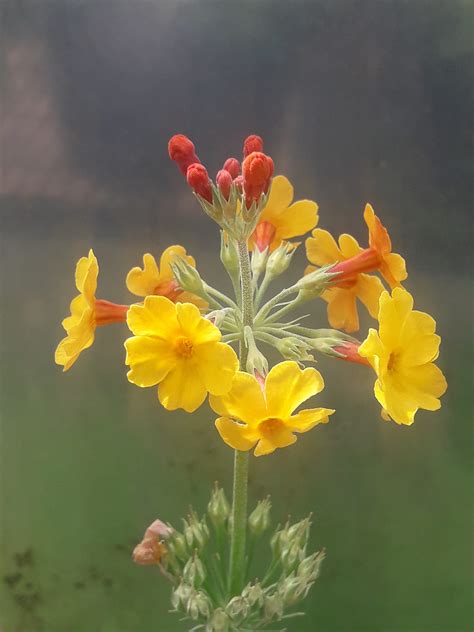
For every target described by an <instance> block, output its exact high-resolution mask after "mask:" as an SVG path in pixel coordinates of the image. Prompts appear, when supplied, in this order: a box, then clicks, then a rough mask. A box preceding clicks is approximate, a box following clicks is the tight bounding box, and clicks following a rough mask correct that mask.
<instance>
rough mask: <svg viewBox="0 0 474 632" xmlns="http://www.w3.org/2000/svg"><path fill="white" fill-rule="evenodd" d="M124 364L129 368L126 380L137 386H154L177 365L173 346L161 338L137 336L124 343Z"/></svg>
mask: <svg viewBox="0 0 474 632" xmlns="http://www.w3.org/2000/svg"><path fill="white" fill-rule="evenodd" d="M125 349H126V350H127V355H126V358H125V364H127V365H128V366H129V367H130V371H129V372H128V373H127V378H128V380H129V382H132V384H136V385H137V386H142V387H145V386H154V385H155V384H158V383H159V382H161V381H162V380H163V379H164V378H165V377H166V375H168V373H169V372H170V370H172V369H173V368H174V367H175V366H176V364H177V358H176V354H175V352H174V349H173V346H172V345H171V344H170V343H169V342H168V341H166V340H162V339H161V338H150V337H148V336H137V337H135V338H128V340H126V341H125Z"/></svg>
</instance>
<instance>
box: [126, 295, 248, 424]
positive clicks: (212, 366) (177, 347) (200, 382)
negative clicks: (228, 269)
mask: <svg viewBox="0 0 474 632" xmlns="http://www.w3.org/2000/svg"><path fill="white" fill-rule="evenodd" d="M127 323H128V326H129V328H130V330H131V331H132V333H133V334H134V337H133V338H129V339H128V340H126V341H125V348H126V350H127V357H126V361H125V362H126V364H127V365H129V366H130V371H129V372H128V374H127V377H128V379H129V381H130V382H132V383H133V384H136V385H137V386H142V387H146V386H155V385H156V384H158V385H159V386H158V398H159V400H160V402H161V403H162V405H163V406H164V407H165V408H167V409H168V410H175V409H177V408H184V410H186V411H187V412H193V411H194V410H196V409H197V408H198V407H199V406H200V405H201V404H202V403H203V401H204V400H205V398H206V395H207V393H208V392H209V393H212V394H213V395H224V393H226V392H227V391H228V390H229V389H230V387H231V384H232V378H233V377H234V375H235V372H236V371H237V368H238V359H237V356H236V354H235V351H234V350H233V349H232V347H230V346H229V345H227V344H225V343H223V342H220V340H221V332H220V331H219V329H218V328H217V327H216V326H215V325H213V324H212V323H211V322H210V321H209V320H207V319H206V318H203V317H202V316H201V314H200V313H199V309H198V308H197V307H196V306H195V305H191V304H190V303H173V302H172V301H170V300H169V299H167V298H165V297H163V296H148V297H147V298H146V299H145V302H144V304H143V305H132V307H131V308H130V310H129V312H128V314H127Z"/></svg>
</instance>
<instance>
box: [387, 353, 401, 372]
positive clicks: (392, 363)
mask: <svg viewBox="0 0 474 632" xmlns="http://www.w3.org/2000/svg"><path fill="white" fill-rule="evenodd" d="M399 355H400V354H399V353H398V351H392V353H391V354H390V356H389V358H388V362H387V371H390V373H394V372H395V371H396V370H397V363H398V358H399Z"/></svg>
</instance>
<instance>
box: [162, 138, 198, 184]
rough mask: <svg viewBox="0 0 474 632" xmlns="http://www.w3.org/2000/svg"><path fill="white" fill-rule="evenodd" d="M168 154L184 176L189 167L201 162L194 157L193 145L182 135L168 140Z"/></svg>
mask: <svg viewBox="0 0 474 632" xmlns="http://www.w3.org/2000/svg"><path fill="white" fill-rule="evenodd" d="M168 154H169V157H170V158H171V160H173V161H174V162H176V164H177V165H178V167H179V168H180V169H181V173H183V174H184V175H186V172H187V170H188V167H189V166H190V165H192V164H193V163H199V162H201V161H200V160H199V158H198V157H197V156H196V152H195V147H194V143H193V142H192V141H191V140H189V138H188V137H187V136H185V135H184V134H175V135H174V136H172V137H171V138H170V140H169V142H168Z"/></svg>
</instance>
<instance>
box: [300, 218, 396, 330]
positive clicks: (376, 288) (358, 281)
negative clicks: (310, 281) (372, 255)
mask: <svg viewBox="0 0 474 632" xmlns="http://www.w3.org/2000/svg"><path fill="white" fill-rule="evenodd" d="M361 252H363V250H362V248H361V247H360V246H359V244H358V243H357V241H356V240H355V239H354V238H353V237H351V236H350V235H346V234H344V235H341V236H340V237H339V245H338V244H337V243H336V240H335V239H334V237H333V236H332V235H331V234H330V233H329V232H328V231H327V230H322V229H321V228H316V230H313V233H312V237H309V238H308V239H307V240H306V255H307V257H308V259H309V261H311V263H313V264H315V265H316V266H318V267H319V266H325V265H328V264H331V263H333V262H334V261H347V260H349V259H351V258H353V257H357V255H358V254H360V253H361ZM315 269H316V268H314V267H313V266H308V267H307V268H306V270H305V274H309V273H310V272H313V271H314V270H315ZM335 281H336V282H339V283H338V285H337V286H335V287H331V288H330V289H328V290H326V291H325V292H323V294H322V295H321V296H322V298H323V299H324V300H325V301H326V302H327V303H328V320H329V322H330V324H331V327H334V328H335V329H344V330H345V331H347V332H349V333H351V332H353V331H357V330H358V329H359V315H358V313H357V299H359V300H360V301H361V302H362V303H363V304H364V305H365V306H366V307H367V310H368V312H369V314H370V315H371V316H372V317H373V318H376V317H377V312H378V307H379V297H380V294H381V293H382V292H383V289H384V288H383V284H382V282H381V281H380V279H379V278H378V277H376V276H371V275H369V274H364V273H362V272H360V273H355V274H353V275H352V276H351V277H347V278H346V279H345V280H344V281H343V282H340V281H339V277H336V278H335Z"/></svg>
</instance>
